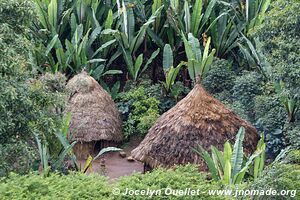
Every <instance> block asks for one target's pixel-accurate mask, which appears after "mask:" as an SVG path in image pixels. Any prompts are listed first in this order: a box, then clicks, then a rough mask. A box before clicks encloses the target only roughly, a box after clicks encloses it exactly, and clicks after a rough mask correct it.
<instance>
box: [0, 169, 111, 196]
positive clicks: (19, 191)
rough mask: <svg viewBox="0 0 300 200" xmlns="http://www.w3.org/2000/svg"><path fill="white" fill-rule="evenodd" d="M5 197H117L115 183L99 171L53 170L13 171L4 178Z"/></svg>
mask: <svg viewBox="0 0 300 200" xmlns="http://www.w3.org/2000/svg"><path fill="white" fill-rule="evenodd" d="M0 196H1V199H7V200H8V199H89V198H92V199H113V198H112V197H111V187H110V186H108V183H107V181H106V179H105V178H104V177H102V176H99V175H84V174H80V173H71V174H69V175H67V176H64V175H59V174H55V173H53V174H51V175H50V176H49V177H46V178H44V177H43V176H39V175H36V174H27V175H25V176H20V175H16V174H11V175H10V176H9V177H8V178H5V179H2V180H1V182H0Z"/></svg>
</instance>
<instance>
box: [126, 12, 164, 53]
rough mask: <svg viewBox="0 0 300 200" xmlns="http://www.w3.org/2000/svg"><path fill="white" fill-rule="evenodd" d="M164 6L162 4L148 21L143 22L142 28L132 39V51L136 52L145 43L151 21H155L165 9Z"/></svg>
mask: <svg viewBox="0 0 300 200" xmlns="http://www.w3.org/2000/svg"><path fill="white" fill-rule="evenodd" d="M163 7H164V6H161V7H160V8H158V9H157V10H156V11H155V12H154V13H153V14H152V15H151V17H150V18H149V19H148V20H147V22H146V23H144V24H143V26H142V27H141V28H140V30H139V32H138V34H137V35H136V36H135V37H134V38H133V39H132V40H130V51H131V52H132V53H134V52H136V51H137V49H138V48H139V47H140V45H141V44H142V43H143V41H144V38H145V35H146V30H147V28H148V27H149V26H150V24H151V23H153V22H154V21H155V18H156V17H157V16H158V15H159V13H160V12H161V10H162V9H163Z"/></svg>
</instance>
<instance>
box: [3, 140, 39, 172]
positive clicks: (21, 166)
mask: <svg viewBox="0 0 300 200" xmlns="http://www.w3.org/2000/svg"><path fill="white" fill-rule="evenodd" d="M0 157H1V162H0V177H2V176H6V175H7V174H8V173H9V172H11V171H13V172H17V173H20V174H25V173H28V172H29V170H30V169H31V168H32V165H33V163H34V161H35V160H36V158H37V153H36V151H35V149H34V148H32V147H30V144H28V143H27V142H25V141H22V140H18V139H12V140H11V141H10V142H9V143H3V144H2V143H1V144H0Z"/></svg>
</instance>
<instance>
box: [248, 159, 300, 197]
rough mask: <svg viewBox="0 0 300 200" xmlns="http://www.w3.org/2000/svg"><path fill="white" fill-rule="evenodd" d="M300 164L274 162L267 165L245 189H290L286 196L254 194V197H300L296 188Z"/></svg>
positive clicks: (299, 175)
mask: <svg viewBox="0 0 300 200" xmlns="http://www.w3.org/2000/svg"><path fill="white" fill-rule="evenodd" d="M299 177H300V165H299V164H283V163H275V164H271V165H270V166H268V167H267V168H266V169H265V170H264V172H263V174H262V176H261V178H260V179H256V180H255V181H254V182H253V183H251V184H250V185H249V187H248V188H247V189H254V190H264V191H267V190H269V189H270V188H272V189H273V190H277V191H278V192H280V191H281V190H291V191H290V192H292V193H290V194H289V195H287V196H280V195H279V196H277V195H275V196H274V195H270V196H266V195H265V196H263V195H260V196H255V198H254V199H264V200H265V199H270V200H271V199H272V200H273V199H278V200H279V199H280V200H281V199H291V198H295V199H298V198H299V197H300V195H299V193H296V190H297V189H298V188H299V187H300V183H299ZM297 192H298V191H297Z"/></svg>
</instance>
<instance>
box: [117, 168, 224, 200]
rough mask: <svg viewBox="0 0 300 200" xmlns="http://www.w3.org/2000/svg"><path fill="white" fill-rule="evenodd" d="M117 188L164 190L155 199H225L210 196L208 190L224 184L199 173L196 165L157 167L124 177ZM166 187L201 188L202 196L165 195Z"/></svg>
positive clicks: (140, 197) (126, 197) (133, 197)
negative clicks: (171, 167) (146, 171)
mask: <svg viewBox="0 0 300 200" xmlns="http://www.w3.org/2000/svg"><path fill="white" fill-rule="evenodd" d="M116 186H117V188H119V189H120V191H121V192H125V189H126V188H128V189H133V190H145V188H149V189H151V190H156V189H157V190H159V189H161V190H162V194H161V195H159V196H153V198H154V199H198V198H199V199H205V198H209V199H224V197H221V196H209V195H208V190H211V189H220V188H221V187H222V186H221V184H220V183H217V182H213V181H207V180H206V177H205V174H201V173H199V171H198V169H197V167H196V166H194V165H186V166H177V167H176V168H175V169H161V168H159V169H156V170H154V171H153V172H151V173H146V174H134V175H132V176H129V177H123V178H122V179H120V181H119V182H118V183H117V184H116ZM166 188H172V189H175V188H176V189H179V188H191V189H199V190H200V191H201V194H200V196H198V197H197V196H175V195H169V196H167V195H164V190H165V189H166ZM115 199H122V200H123V199H144V197H143V196H121V195H120V196H115Z"/></svg>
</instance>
